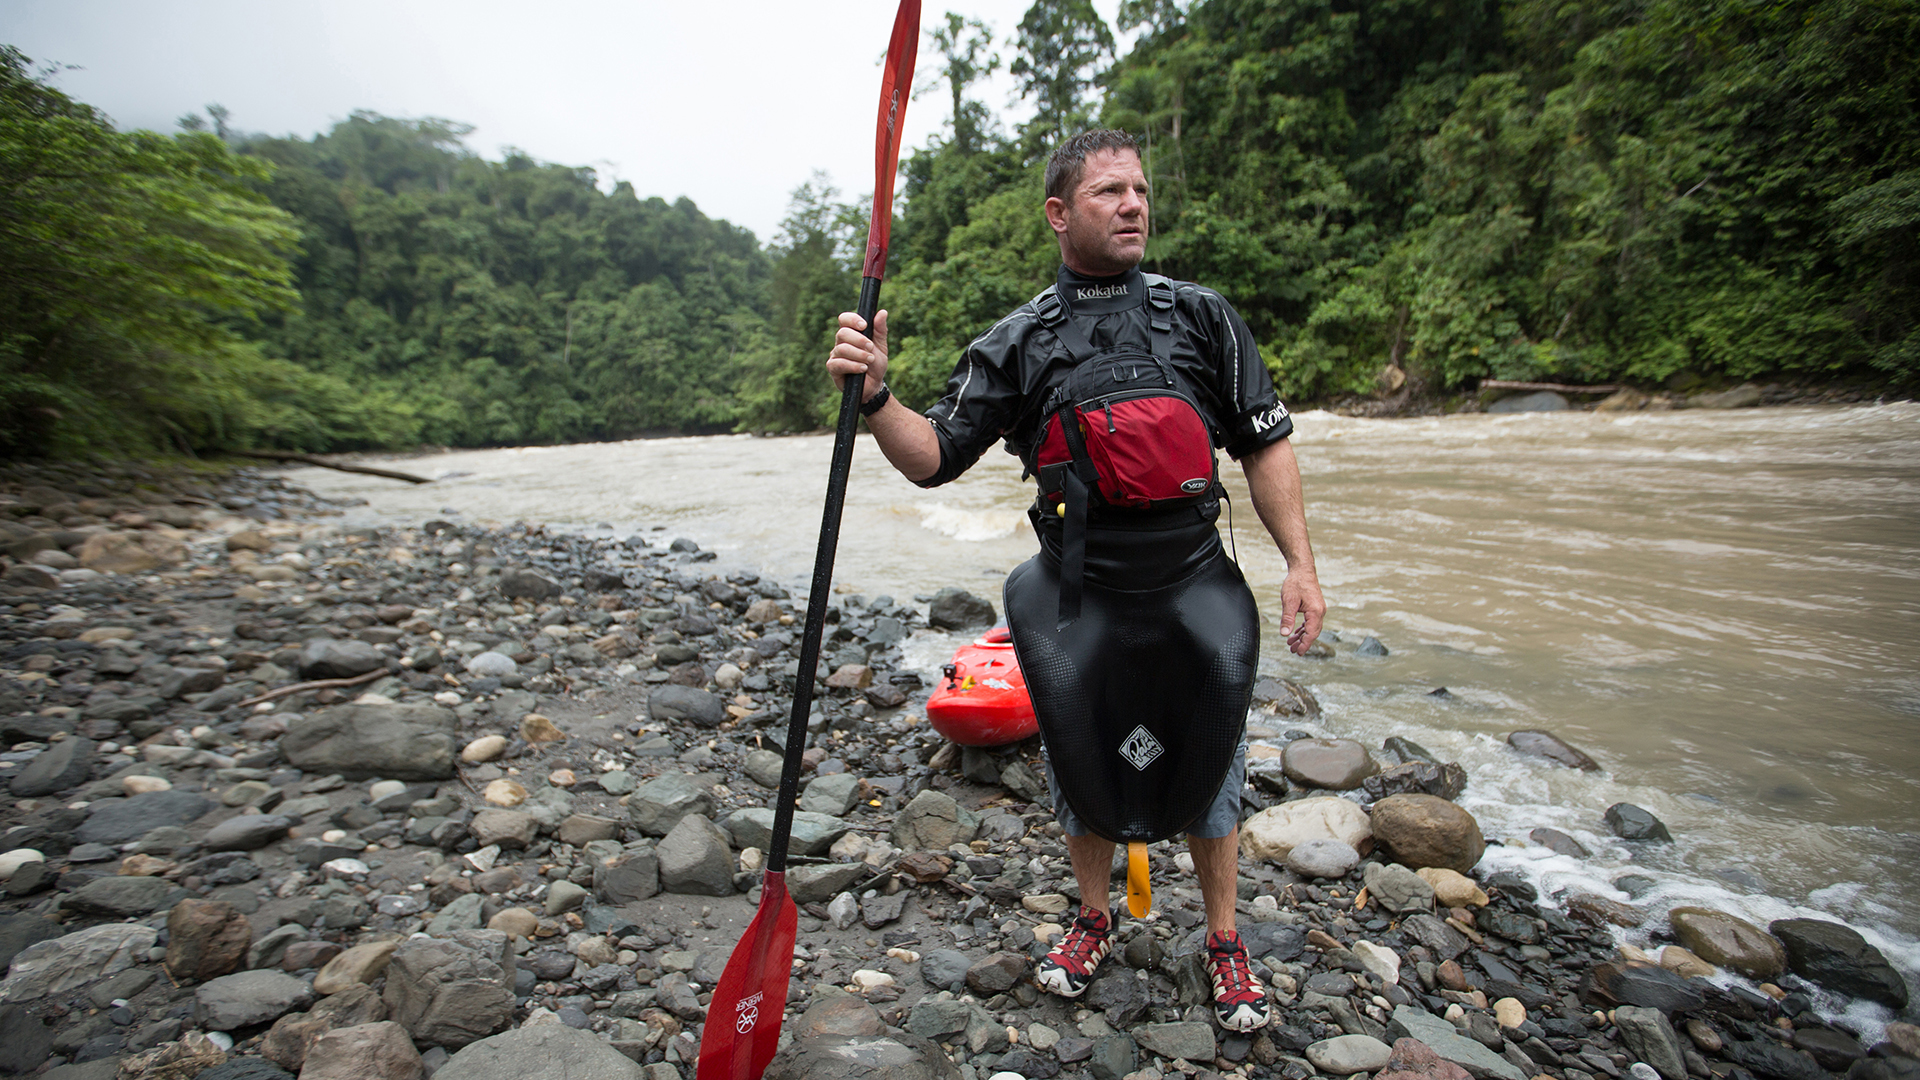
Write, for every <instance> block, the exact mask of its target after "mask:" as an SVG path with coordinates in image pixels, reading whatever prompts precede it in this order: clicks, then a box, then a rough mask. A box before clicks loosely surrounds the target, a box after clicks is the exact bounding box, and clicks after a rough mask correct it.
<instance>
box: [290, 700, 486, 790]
mask: <svg viewBox="0 0 1920 1080" xmlns="http://www.w3.org/2000/svg"><path fill="white" fill-rule="evenodd" d="M458 732H459V719H458V718H457V717H456V716H454V714H453V711H452V710H450V709H443V708H440V707H439V706H437V705H340V706H337V707H335V708H331V709H324V710H322V711H320V712H317V713H314V714H313V715H311V716H308V717H305V718H303V719H300V720H296V721H294V722H293V724H292V726H291V727H289V728H288V729H287V733H286V734H285V735H283V736H281V738H280V749H281V751H282V752H283V753H285V754H286V756H287V760H288V761H289V762H291V763H292V764H293V766H294V767H295V768H299V769H304V770H306V771H307V772H310V773H314V774H316V775H320V776H325V775H327V774H328V773H338V774H340V775H341V776H344V777H346V778H347V779H349V780H366V779H371V778H373V777H380V778H382V779H388V780H445V779H448V778H449V777H451V776H453V769H454V753H455V751H456V746H455V739H456V737H457V735H458Z"/></svg>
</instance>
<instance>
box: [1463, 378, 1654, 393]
mask: <svg viewBox="0 0 1920 1080" xmlns="http://www.w3.org/2000/svg"><path fill="white" fill-rule="evenodd" d="M1480 389H1482V390H1554V391H1558V392H1559V393H1562V394H1611V393H1614V392H1615V391H1617V390H1619V389H1620V387H1619V386H1618V385H1616V384H1614V383H1606V384H1604V385H1600V386H1568V385H1567V384H1566V383H1556V382H1514V381H1513V380H1511V379H1481V380H1480Z"/></svg>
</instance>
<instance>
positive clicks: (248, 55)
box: [0, 0, 1124, 241]
mask: <svg viewBox="0 0 1920 1080" xmlns="http://www.w3.org/2000/svg"><path fill="white" fill-rule="evenodd" d="M1029 3H1031V0H948V2H942V0H923V6H924V13H923V16H922V27H923V28H931V27H933V26H934V25H936V21H944V13H945V12H946V11H948V10H949V9H951V10H955V11H959V12H960V13H961V14H963V15H968V16H973V17H977V18H979V19H981V20H982V21H984V22H986V23H987V24H988V25H989V26H990V27H992V28H993V30H994V32H995V36H996V39H997V40H998V41H999V42H1000V43H1001V45H1000V48H999V52H1000V53H1001V55H1002V57H1003V58H1006V59H1010V58H1011V56H1012V49H1011V48H1010V47H1008V46H1007V45H1006V44H1005V42H1006V40H1007V39H1008V38H1010V37H1011V36H1012V34H1013V32H1014V29H1015V28H1016V27H1017V26H1018V24H1019V21H1020V17H1021V15H1022V14H1024V13H1025V10H1026V8H1027V6H1028V4H1029ZM1094 5H1095V7H1096V8H1098V9H1099V11H1100V12H1101V14H1102V15H1103V16H1105V17H1106V18H1107V20H1108V21H1109V23H1111V21H1112V20H1113V18H1114V16H1115V14H1116V12H1117V9H1118V7H1119V0H1094ZM894 10H895V0H797V2H796V0H779V2H774V0H741V2H738V3H732V4H721V3H701V2H698V0H693V2H688V0H680V2H674V3H668V2H662V0H628V2H616V0H571V2H549V3H543V4H528V3H524V2H522V3H499V2H494V0H467V2H461V3H448V2H431V0H381V2H379V3H371V2H367V0H332V2H328V3H324V4H322V3H309V2H303V0H286V2H273V3H262V2H260V0H246V2H216V0H179V2H169V3H156V2H154V0H6V2H5V3H4V4H0V42H5V43H7V44H10V45H13V46H15V47H16V48H18V49H20V50H21V51H22V52H24V53H26V54H27V56H28V57H30V58H32V59H33V60H34V61H35V62H36V63H43V62H48V61H53V62H58V63H62V64H72V65H77V67H78V69H79V70H73V71H65V72H62V73H60V74H59V75H58V76H56V77H55V78H54V79H53V84H54V85H55V86H57V87H58V88H60V89H61V90H63V91H65V92H66V93H68V94H70V95H72V96H73V97H75V98H78V99H79V100H81V101H84V102H86V103H88V104H90V105H94V106H96V107H98V108H101V109H103V110H105V111H106V112H107V113H108V114H109V115H111V116H112V117H113V118H114V120H115V122H116V123H118V124H119V125H120V126H121V127H122V128H137V127H145V128H153V129H156V130H161V131H173V130H175V126H174V121H175V120H176V119H177V118H178V117H179V116H180V115H181V114H183V113H187V112H193V111H197V110H199V109H201V108H202V107H204V106H205V105H207V104H208V103H210V102H218V103H219V104H222V105H225V106H226V107H227V108H228V109H229V110H231V112H232V123H233V125H234V126H235V127H236V128H239V129H240V130H242V131H257V132H264V133H267V134H272V135H289V134H291V135H298V136H301V137H309V136H312V135H313V134H315V133H317V132H321V131H325V130H326V129H328V128H329V127H331V126H332V125H333V123H334V122H336V121H338V120H341V119H344V118H345V117H346V116H347V114H348V113H351V112H352V111H354V110H355V109H371V110H373V111H375V112H379V113H385V114H387V115H389V116H403V117H421V116H439V117H445V118H447V119H451V120H459V121H464V122H466V123H469V124H472V125H473V126H474V129H475V130H474V132H473V134H472V135H471V136H469V137H468V139H467V143H468V145H469V147H471V148H472V149H473V150H474V151H476V152H477V153H480V154H482V155H484V156H486V157H489V158H497V157H499V155H500V148H501V147H503V146H516V147H519V148H521V149H523V150H525V151H527V152H528V153H530V154H532V155H533V156H534V157H536V158H539V159H541V160H544V161H553V162H559V163H562V164H566V165H588V166H592V167H594V168H596V169H598V170H600V172H601V175H602V177H603V179H604V178H606V177H609V176H611V177H615V178H618V179H622V180H627V181H630V182H632V184H633V186H634V189H635V190H636V191H637V192H638V193H639V194H640V195H641V197H643V198H644V197H647V196H651V195H659V196H662V197H664V198H666V199H668V200H672V199H675V198H678V197H679V196H682V195H685V196H687V197H689V198H691V199H693V200H694V201H695V202H696V203H698V204H699V206H700V209H701V210H702V211H704V212H705V213H707V214H708V215H709V216H711V217H719V218H726V219H728V220H730V221H732V222H734V223H735V224H738V225H745V226H746V227H748V228H750V229H752V230H753V231H754V233H755V234H756V235H758V236H759V237H760V238H761V240H762V241H766V240H768V239H770V238H771V237H772V235H773V232H774V229H775V227H776V226H777V224H778V222H779V220H780V218H781V216H782V214H783V213H784V212H785V209H786V203H787V196H788V193H789V192H791V191H792V190H793V188H795V187H796V186H798V185H799V184H801V183H802V182H804V181H806V180H807V178H808V177H809V176H811V175H812V173H813V171H814V170H815V169H824V170H826V171H827V172H828V173H829V174H831V176H832V179H833V181H834V183H835V184H836V185H837V186H838V187H839V188H840V190H841V192H842V194H843V195H845V196H852V195H855V194H859V193H863V192H868V191H871V190H872V187H873V129H874V117H875V112H876V106H877V104H878V101H879V93H880V68H879V58H880V55H881V54H882V53H883V52H884V51H885V49H886V45H887V36H888V34H889V33H890V32H891V30H892V25H893V15H894ZM1123 48H1124V46H1123ZM938 62H939V59H938V54H936V53H934V52H933V50H932V48H931V46H929V45H928V44H927V43H926V40H925V38H924V36H923V38H922V40H921V48H920V66H919V77H918V79H917V80H916V81H917V82H919V83H921V84H923V85H924V84H926V83H928V82H930V81H931V80H930V78H929V76H930V75H931V74H932V73H933V72H934V71H935V69H936V68H937V67H938ZM1002 66H1003V68H1004V66H1005V65H1004V62H1003V65H1002ZM1012 90H1013V84H1012V81H1011V80H1010V79H1008V78H1007V77H1006V75H1005V72H1004V71H1002V73H1001V75H1000V76H999V77H998V79H997V80H996V81H995V82H994V83H992V84H989V85H988V86H987V87H986V88H985V89H984V90H979V91H976V93H977V94H978V96H980V97H981V98H983V99H984V100H985V101H986V102H987V103H988V104H989V105H990V106H992V107H993V108H994V109H995V110H997V111H999V112H1000V113H1001V114H1002V115H1003V116H1017V117H1024V116H1026V115H1028V110H1024V109H1017V108H1016V109H1012V110H1010V109H1009V104H1008V97H1009V95H1010V94H1011V93H1012ZM947 103H948V98H947V91H946V89H945V87H944V85H939V84H936V85H935V86H934V87H933V88H932V89H931V90H930V91H928V92H925V93H923V94H921V95H920V96H919V97H918V98H916V99H914V101H913V103H912V105H911V107H910V108H909V109H908V110H907V145H908V146H909V147H915V146H921V145H924V144H925V143H926V141H927V138H928V136H930V135H932V134H933V133H934V132H936V131H938V130H940V128H941V127H942V126H943V125H944V124H945V123H946V121H947V112H948V108H947Z"/></svg>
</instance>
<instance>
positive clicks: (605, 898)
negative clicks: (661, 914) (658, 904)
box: [593, 847, 660, 905]
mask: <svg viewBox="0 0 1920 1080" xmlns="http://www.w3.org/2000/svg"><path fill="white" fill-rule="evenodd" d="M659 892H660V856H659V855H657V854H655V853H654V850H653V848H651V847H646V848H630V849H628V850H625V851H622V852H621V853H620V854H618V855H616V856H614V857H612V858H610V859H605V860H602V861H601V862H600V863H599V864H597V865H596V866H594V868H593V893H594V895H595V896H597V897H599V898H600V902H601V903H605V904H615V905H618V904H637V903H639V902H640V901H642V900H647V899H651V898H652V897H654V896H657V895H658V894H659Z"/></svg>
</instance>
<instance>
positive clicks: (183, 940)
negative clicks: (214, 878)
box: [166, 898, 253, 982]
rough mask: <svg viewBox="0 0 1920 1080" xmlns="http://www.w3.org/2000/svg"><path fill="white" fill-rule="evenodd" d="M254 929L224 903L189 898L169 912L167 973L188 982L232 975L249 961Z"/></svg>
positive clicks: (229, 905) (230, 905)
mask: <svg viewBox="0 0 1920 1080" xmlns="http://www.w3.org/2000/svg"><path fill="white" fill-rule="evenodd" d="M252 944H253V928H252V926H251V925H250V924H249V923H248V922H247V917H246V915H244V914H242V913H241V912H240V911H239V910H238V909H236V908H235V907H234V906H233V905H232V904H230V903H228V902H226V901H225V900H200V899H195V898H188V899H186V900H182V901H180V902H179V903H177V904H175V905H174V906H173V910H172V911H170V912H168V913H167V960H166V965H167V973H168V974H169V975H172V976H173V977H174V978H175V979H179V980H182V981H185V982H204V981H206V980H208V979H215V978H219V977H220V976H222V975H230V974H232V973H233V972H235V971H238V970H240V968H241V967H242V966H243V965H245V964H246V962H247V949H248V947H250V946H251V945H252Z"/></svg>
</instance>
